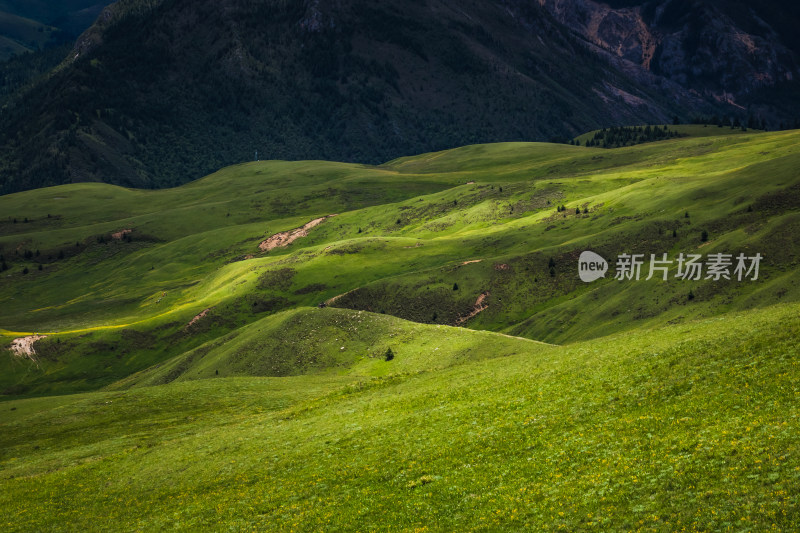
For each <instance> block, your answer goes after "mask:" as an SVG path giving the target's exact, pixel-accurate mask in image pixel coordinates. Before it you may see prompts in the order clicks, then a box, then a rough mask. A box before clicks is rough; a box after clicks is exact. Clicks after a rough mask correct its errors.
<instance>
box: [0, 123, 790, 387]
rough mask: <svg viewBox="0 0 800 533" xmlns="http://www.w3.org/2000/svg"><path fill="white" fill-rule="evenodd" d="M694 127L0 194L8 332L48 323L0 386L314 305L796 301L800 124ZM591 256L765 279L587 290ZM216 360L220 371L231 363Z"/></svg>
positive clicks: (618, 316)
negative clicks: (164, 184)
mask: <svg viewBox="0 0 800 533" xmlns="http://www.w3.org/2000/svg"><path fill="white" fill-rule="evenodd" d="M694 129H695V130H698V131H697V132H695V131H694V130H692V129H691V128H689V129H688V130H687V131H686V133H688V134H689V135H690V136H689V137H685V138H680V139H673V140H669V141H663V142H655V143H648V144H643V145H638V146H632V147H628V148H621V149H614V150H606V149H593V148H585V147H575V146H568V145H552V144H542V143H506V144H496V145H479V146H468V147H464V148H458V149H455V150H449V151H445V152H437V153H431V154H423V155H420V156H415V157H409V158H402V159H398V160H396V161H392V162H389V163H387V164H385V165H381V166H378V167H371V166H365V165H352V164H342V163H330V162H321V161H311V162H281V161H270V162H253V163H247V164H243V165H239V166H236V167H231V168H227V169H223V170H221V171H219V172H218V173H216V174H214V175H212V176H209V177H206V178H203V179H201V180H198V181H196V182H194V183H191V184H188V185H185V186H183V187H179V188H176V189H170V190H160V191H139V190H128V189H122V188H119V187H114V186H109V185H103V184H76V185H69V186H61V187H54V188H49V189H42V190H37V191H30V192H25V193H20V194H14V195H8V196H3V197H0V213H2V216H1V217H0V255H2V256H3V260H4V261H5V262H6V264H7V266H8V270H6V271H5V272H3V273H2V274H0V301H1V302H2V305H0V343H2V344H3V345H6V346H7V345H8V344H9V343H10V342H11V340H12V339H14V338H16V337H19V336H22V335H26V334H32V333H40V334H47V335H48V337H47V338H46V339H44V340H41V341H39V342H37V343H36V350H37V361H35V362H34V361H31V360H28V359H20V358H15V357H14V356H12V355H11V354H10V352H9V353H8V354H4V355H3V356H2V357H0V395H5V396H18V395H21V394H22V395H37V394H49V393H59V392H61V393H63V392H75V391H81V390H93V389H98V388H100V387H103V386H106V385H109V384H111V383H114V382H116V381H118V380H120V379H122V378H125V377H127V376H129V375H131V374H134V373H136V372H139V371H142V370H145V369H147V368H149V367H151V366H152V365H155V364H159V363H164V362H166V361H169V360H173V359H174V358H180V357H189V356H190V354H192V353H196V352H194V350H197V349H200V350H201V351H202V350H206V349H207V348H208V346H211V345H213V343H215V342H217V343H219V342H222V340H223V339H226V338H228V337H225V336H226V335H229V336H232V337H235V336H238V335H239V334H240V333H241V331H240V328H242V327H244V326H247V325H249V324H255V323H259V324H261V326H253V327H267V325H268V324H272V325H274V324H277V322H274V321H270V320H266V321H264V322H260V321H262V320H263V319H265V317H266V318H270V317H272V316H273V315H276V314H277V313H285V312H291V311H297V310H299V309H302V308H307V307H313V306H317V305H320V304H323V303H324V302H328V303H329V305H332V306H335V307H339V308H345V309H353V310H361V311H369V312H374V313H378V314H381V313H382V314H387V315H393V316H395V317H399V318H404V319H408V320H412V321H414V322H418V323H425V324H439V325H456V324H458V325H464V326H466V327H468V328H471V329H478V330H491V331H495V332H502V333H506V334H509V335H512V336H523V337H527V338H529V339H534V340H541V341H546V342H553V343H559V344H561V343H564V342H572V341H576V340H581V339H590V338H593V337H597V336H603V335H607V334H609V333H612V332H617V331H619V332H621V331H626V330H631V329H634V328H637V327H642V326H646V327H653V326H658V325H661V324H664V323H666V322H670V323H681V322H684V321H688V320H691V319H694V318H702V317H710V316H715V315H718V314H720V313H723V312H727V311H734V310H745V309H752V308H759V307H763V306H766V305H771V304H773V303H775V302H777V301H797V300H798V297H800V287H798V286H797V281H796V278H797V264H798V263H797V261H798V250H797V244H796V235H797V233H798V231H800V211H799V210H798V208H799V207H800V174H798V172H797V169H798V168H800V153H798V148H800V133H798V132H773V133H752V132H740V131H736V132H730V131H728V130H725V129H722V130H719V129H718V128H712V129H713V130H714V132H715V133H716V134H718V135H717V136H708V135H707V133H708V132H707V130H706V131H699V130H700V129H702V127H698V128H694ZM560 205H563V206H565V208H566V209H565V211H563V212H562V211H558V210H557V209H556V208H557V206H560ZM577 211H579V213H578V212H577ZM334 214H335V215H337V216H335V217H331V218H328V219H326V220H325V221H324V222H323V223H321V224H319V225H318V226H316V227H314V228H313V229H311V230H310V231H309V234H308V236H306V237H303V238H300V239H298V240H296V241H295V242H294V243H292V244H291V245H290V246H288V247H285V248H276V249H274V250H271V251H269V252H262V251H260V249H259V243H261V242H262V241H263V240H264V239H266V238H268V237H270V236H271V235H273V234H275V233H277V232H280V231H286V230H291V229H294V228H298V227H300V226H302V225H304V224H305V223H307V222H309V221H311V220H313V219H316V218H319V217H324V216H327V215H334ZM26 220H27V221H26ZM127 230H130V233H120V232H126V231H127ZM704 231H705V232H706V233H707V234H708V242H703V241H702V235H703V232H704ZM115 233H116V234H117V237H119V238H114V237H113V235H114V234H115ZM585 249H592V250H594V251H596V252H599V253H601V254H602V255H604V256H605V257H606V258H608V259H609V260H611V261H612V262H613V260H614V259H615V258H616V256H617V255H618V254H620V253H642V254H645V256H646V257H647V258H649V256H650V254H651V253H652V254H657V255H660V254H663V253H668V254H670V256H672V257H673V258H674V257H676V256H677V255H678V254H680V253H701V254H709V253H731V254H738V253H746V254H748V255H753V254H755V253H760V254H762V256H764V261H763V264H762V268H761V272H760V276H759V279H758V280H757V281H747V282H735V281H725V280H723V281H719V282H718V281H711V280H700V281H696V282H695V281H693V282H687V281H680V280H675V279H671V280H670V281H668V282H664V281H660V280H657V279H656V280H650V281H638V282H633V281H631V282H619V281H614V280H613V279H605V280H601V281H598V282H596V283H594V284H591V285H587V284H583V283H581V282H580V281H579V279H578V277H577V256H578V255H579V254H580V252H581V251H583V250H585ZM551 262H552V264H553V265H554V266H553V268H552V270H551V268H550V265H551ZM40 268H41V270H39V269H40ZM612 268H613V265H612ZM25 269H27V273H24V272H25ZM673 273H674V271H673ZM645 274H646V273H645ZM643 277H646V275H645V276H643ZM609 278H610V277H609ZM690 293H691V295H692V297H693V298H692V299H690V298H689V294H690ZM479 300H480V301H481V302H482V303H481V305H477V302H478V301H479ZM478 307H479V308H480V309H479V311H480V312H479V313H475V310H476V308H478ZM204 311H205V314H202V313H203V312H204ZM201 314H202V318H200V319H198V320H197V321H195V322H193V318H194V317H198V316H200V315H201ZM281 316H289V315H281ZM275 320H283V319H281V318H275ZM190 323H192V325H191V326H190V325H189V324H190ZM270 327H272V326H270ZM275 327H277V326H275ZM242 331H250V330H242ZM375 338H377V337H375ZM370 342H373V341H370ZM374 342H375V343H377V341H374ZM204 346H205V348H204ZM273 348H275V349H277V348H276V347H275V346H272V347H271V348H270V349H273ZM214 353H215V354H218V352H217V351H215V352H214ZM218 355H219V354H218ZM216 358H217V355H215V356H214V358H212V359H208V361H212V360H213V361H216V360H217V359H216ZM219 358H220V359H219V362H220V364H221V368H219V369H216V368H215V369H214V370H220V372H223V371H224V370H225V369H231V370H232V369H234V368H235V366H231V365H229V364H228V363H225V364H222V363H223V362H225V361H227V359H226V358H225V357H224V356H222V355H219ZM174 360H176V361H177V360H178V359H174ZM348 364H349V363H348ZM208 370H210V367H208V369H206V370H204V371H208ZM240 370H241V369H240ZM237 372H239V370H237Z"/></svg>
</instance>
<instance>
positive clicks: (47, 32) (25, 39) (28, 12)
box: [0, 0, 111, 61]
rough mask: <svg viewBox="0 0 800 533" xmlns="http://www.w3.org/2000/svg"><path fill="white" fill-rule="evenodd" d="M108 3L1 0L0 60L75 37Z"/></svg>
mask: <svg viewBox="0 0 800 533" xmlns="http://www.w3.org/2000/svg"><path fill="white" fill-rule="evenodd" d="M110 3H111V2H110V1H109V0H0V61H5V60H7V59H9V58H11V57H14V56H16V55H19V54H23V53H26V52H31V51H34V50H40V49H42V48H46V47H48V46H53V45H58V44H61V43H62V42H64V41H65V40H67V39H69V40H74V39H75V38H76V37H77V36H78V35H79V34H80V33H81V32H83V31H84V30H85V29H86V28H88V27H89V26H90V25H91V24H92V23H93V22H94V21H95V19H96V18H97V16H98V15H99V14H100V12H101V11H102V10H103V8H104V7H105V6H107V5H108V4H110Z"/></svg>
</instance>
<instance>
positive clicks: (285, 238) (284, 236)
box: [258, 215, 336, 252]
mask: <svg viewBox="0 0 800 533" xmlns="http://www.w3.org/2000/svg"><path fill="white" fill-rule="evenodd" d="M335 216H336V215H328V216H326V217H321V218H315V219H314V220H312V221H310V222H307V223H306V224H304V225H303V226H302V227H300V228H295V229H293V230H289V231H282V232H280V233H276V234H275V235H273V236H272V237H270V238H269V239H267V240H265V241H264V242H262V243H261V244H259V245H258V247H259V249H260V250H261V251H262V252H269V251H270V250H274V249H275V248H282V247H285V246H289V245H290V244H292V243H293V242H294V241H296V240H297V239H299V238H301V237H306V236H308V231H309V230H310V229H311V228H314V227H316V226H319V225H320V224H322V223H323V222H325V221H326V220H328V219H329V218H330V217H335Z"/></svg>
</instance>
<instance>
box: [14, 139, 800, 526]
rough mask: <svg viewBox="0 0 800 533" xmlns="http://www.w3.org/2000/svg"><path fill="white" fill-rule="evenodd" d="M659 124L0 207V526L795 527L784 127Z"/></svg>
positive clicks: (74, 190)
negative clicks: (598, 272) (633, 269)
mask: <svg viewBox="0 0 800 533" xmlns="http://www.w3.org/2000/svg"><path fill="white" fill-rule="evenodd" d="M675 130H676V131H677V132H678V133H680V134H681V135H682V137H679V138H673V139H669V140H664V141H660V142H653V143H645V144H639V145H635V146H628V147H623V148H615V149H601V148H587V147H584V146H572V145H564V144H545V143H500V144H488V145H473V146H466V147H462V148H457V149H453V150H447V151H442V152H433V153H427V154H423V155H419V156H413V157H404V158H400V159H396V160H393V161H390V162H387V163H384V164H381V165H377V166H371V165H363V164H353V163H336V162H326V161H299V162H290V161H263V162H251V163H246V164H241V165H236V166H233V167H228V168H225V169H222V170H220V171H218V172H216V173H214V174H212V175H209V176H207V177H205V178H203V179H200V180H197V181H195V182H192V183H189V184H186V185H183V186H180V187H176V188H172V189H163V190H137V189H127V188H122V187H118V186H113V185H107V184H99V183H89V184H72V185H62V186H58V187H51V188H46V189H39V190H34V191H27V192H22V193H16V194H11V195H6V196H3V197H0V211H1V212H2V213H4V217H3V219H2V220H0V254H1V255H2V257H1V258H0V260H2V265H5V266H4V267H3V268H4V271H3V272H2V273H0V280H1V281H2V282H1V283H0V301H2V305H1V306H0V328H2V329H0V335H1V337H0V339H1V340H0V344H2V345H3V346H5V347H7V348H8V350H7V351H4V352H0V394H2V396H0V399H1V400H2V401H0V429H2V431H0V508H2V509H3V514H2V519H0V520H2V525H3V529H5V530H9V531H30V530H42V529H45V530H75V529H84V530H97V529H100V527H99V526H98V525H97V524H98V522H97V521H98V519H99V517H103V519H104V520H105V522H104V524H108V527H110V528H112V529H137V530H159V529H164V528H180V529H208V528H211V527H216V528H218V527H223V528H226V529H227V528H231V529H265V528H268V529H270V530H276V531H290V530H318V529H324V530H329V531H352V530H392V531H396V530H402V531H412V530H420V529H428V530H432V531H454V530H459V531H461V530H464V531H472V530H475V531H478V530H497V529H503V530H531V529H533V530H558V529H566V530H590V529H598V530H604V531H610V530H654V531H660V530H679V529H681V528H684V527H685V528H687V529H696V530H724V529H726V528H734V529H740V528H741V529H751V530H765V529H769V528H776V529H780V530H792V529H796V527H797V526H798V523H799V522H800V514H799V513H798V500H797V497H796V496H795V494H797V493H798V490H797V486H798V478H797V471H798V469H800V463H798V461H797V459H796V456H797V449H798V445H799V442H798V438H797V435H798V434H797V427H796V426H797V416H798V412H797V405H798V403H797V401H796V400H797V394H798V390H800V389H799V388H798V380H800V373H798V369H797V355H798V354H797V346H798V343H797V337H798V331H799V330H798V328H800V321H798V316H800V314H798V310H800V303H798V302H799V301H800V288H799V287H798V286H797V268H798V248H797V244H796V240H795V235H796V233H797V229H798V224H800V212H798V209H800V201H799V200H800V196H798V195H799V194H800V176H798V174H797V168H798V163H800V161H799V159H800V132H798V131H782V132H756V131H752V130H751V131H741V130H731V129H729V128H718V127H703V126H679V127H676V128H675ZM562 206H563V207H564V209H562ZM585 250H592V251H594V252H596V253H598V254H600V255H601V256H603V257H604V258H606V259H607V260H608V261H609V262H610V263H611V272H610V274H609V275H608V276H606V277H605V278H603V279H599V280H597V281H595V282H593V283H583V282H581V281H580V279H579V278H578V268H579V265H578V261H579V255H580V253H581V252H582V251H585ZM625 253H627V254H644V255H646V257H647V259H646V261H645V265H644V268H643V272H645V273H646V270H647V267H648V265H649V263H650V254H656V256H657V257H660V256H661V254H668V256H670V257H678V256H679V254H681V253H683V254H701V255H702V256H703V257H704V258H706V259H708V258H709V257H710V256H711V255H712V254H732V255H733V256H734V257H735V256H736V255H738V254H740V253H742V254H745V255H747V256H754V255H755V254H757V253H758V254H760V255H761V256H762V257H763V261H762V263H761V265H760V270H759V273H758V276H757V279H753V276H750V277H748V276H745V277H744V279H742V280H741V281H739V280H737V279H736V276H735V275H733V276H732V279H730V280H728V279H724V278H722V279H719V280H714V279H706V278H705V276H703V278H702V279H699V280H684V279H679V278H676V277H675V274H676V273H677V264H672V266H671V267H670V270H669V274H670V276H669V279H668V280H666V281H665V280H662V279H661V277H660V276H656V277H655V278H654V279H650V280H646V279H644V278H645V277H646V276H642V279H640V280H634V279H629V280H618V279H614V276H613V270H614V266H615V264H614V262H615V259H616V258H617V257H618V256H620V254H625ZM12 343H13V344H12Z"/></svg>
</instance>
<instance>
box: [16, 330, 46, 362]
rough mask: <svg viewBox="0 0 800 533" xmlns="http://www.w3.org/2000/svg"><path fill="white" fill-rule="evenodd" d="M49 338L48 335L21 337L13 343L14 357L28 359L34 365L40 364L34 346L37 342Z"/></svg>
mask: <svg viewBox="0 0 800 533" xmlns="http://www.w3.org/2000/svg"><path fill="white" fill-rule="evenodd" d="M44 338H47V335H30V336H28V337H20V338H18V339H14V340H13V341H11V351H12V352H14V355H16V356H17V357H20V358H28V359H30V360H31V361H33V362H34V363H37V364H38V363H39V361H38V360H37V359H36V350H35V349H34V348H33V345H34V344H35V343H36V341H38V340H41V339H44Z"/></svg>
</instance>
